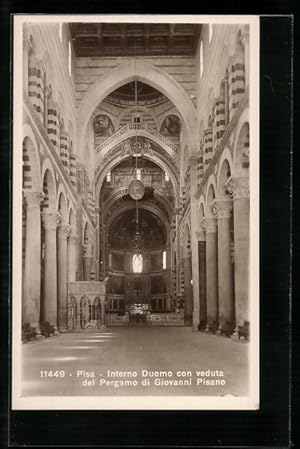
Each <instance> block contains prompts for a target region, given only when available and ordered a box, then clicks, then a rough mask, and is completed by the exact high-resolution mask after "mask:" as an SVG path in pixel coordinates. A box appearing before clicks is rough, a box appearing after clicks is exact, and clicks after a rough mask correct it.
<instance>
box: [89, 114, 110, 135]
mask: <svg viewBox="0 0 300 449" xmlns="http://www.w3.org/2000/svg"><path fill="white" fill-rule="evenodd" d="M94 132H95V136H96V137H110V136H111V135H112V134H113V133H114V132H115V128H114V125H113V124H112V121H111V119H110V118H109V117H108V116H107V115H104V114H101V115H98V116H97V117H96V118H95V120H94Z"/></svg>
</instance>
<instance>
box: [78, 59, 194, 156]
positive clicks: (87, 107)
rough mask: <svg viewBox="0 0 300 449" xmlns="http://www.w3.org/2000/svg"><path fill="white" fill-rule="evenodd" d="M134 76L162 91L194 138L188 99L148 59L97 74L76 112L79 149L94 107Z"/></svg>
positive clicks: (185, 93)
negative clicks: (97, 76) (98, 75)
mask: <svg viewBox="0 0 300 449" xmlns="http://www.w3.org/2000/svg"><path fill="white" fill-rule="evenodd" d="M134 79H137V80H138V81H142V82H144V83H146V84H149V85H150V86H152V87H154V88H155V89H157V90H159V91H160V92H162V93H163V94H164V95H165V96H166V97H167V98H169V99H170V100H171V102H172V103H173V104H174V105H175V107H176V109H177V110H178V111H179V113H180V114H181V116H182V119H183V122H184V124H185V126H186V128H187V131H188V135H190V136H191V138H194V135H195V133H194V130H195V125H196V123H195V122H196V111H195V107H194V105H193V103H192V100H191V99H190V97H189V96H188V94H187V92H186V91H185V90H184V89H183V87H182V86H181V85H180V84H179V83H178V82H177V81H176V80H175V79H174V78H173V77H171V76H170V75H169V74H168V73H166V72H165V71H163V70H161V69H159V68H158V67H155V66H154V65H153V64H150V63H148V62H145V61H142V60H137V61H134V60H132V61H127V62H126V63H123V64H120V65H118V66H117V67H115V68H114V69H112V70H110V71H107V72H106V73H105V74H104V75H102V76H101V77H99V78H98V79H97V80H96V81H95V83H94V84H93V85H92V86H91V87H90V89H89V90H88V91H87V93H86V94H85V96H84V98H83V99H82V101H81V103H80V108H79V111H78V123H79V124H81V126H79V128H78V132H79V135H78V142H79V148H82V143H83V142H82V141H83V138H84V133H85V129H86V127H87V124H88V122H89V119H90V117H91V116H92V114H93V112H94V110H95V109H96V108H97V106H98V105H99V104H100V103H101V101H103V100H104V98H106V97H107V95H109V94H110V93H111V92H113V91H114V90H116V89H117V88H119V87H121V86H122V85H124V84H126V83H129V82H130V81H133V80H134Z"/></svg>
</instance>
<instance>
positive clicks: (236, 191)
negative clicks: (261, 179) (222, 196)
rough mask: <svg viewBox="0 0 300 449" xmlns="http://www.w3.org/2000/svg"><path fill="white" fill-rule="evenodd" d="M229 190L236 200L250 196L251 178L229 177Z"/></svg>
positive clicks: (226, 185)
mask: <svg viewBox="0 0 300 449" xmlns="http://www.w3.org/2000/svg"><path fill="white" fill-rule="evenodd" d="M225 187H226V190H227V192H228V193H229V194H230V195H231V196H232V198H233V199H234V200H236V199H241V198H249V195H250V191H249V178H248V177H245V176H243V177H234V178H231V177H230V178H229V179H228V181H227V182H226V183H225Z"/></svg>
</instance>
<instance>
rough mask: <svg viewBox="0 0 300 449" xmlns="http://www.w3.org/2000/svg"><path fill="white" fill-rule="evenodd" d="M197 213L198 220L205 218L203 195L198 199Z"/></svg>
mask: <svg viewBox="0 0 300 449" xmlns="http://www.w3.org/2000/svg"><path fill="white" fill-rule="evenodd" d="M197 212H198V218H199V220H201V219H202V218H203V217H204V216H205V199H204V197H203V195H201V197H200V199H199V202H198V208H197Z"/></svg>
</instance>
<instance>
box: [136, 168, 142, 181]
mask: <svg viewBox="0 0 300 449" xmlns="http://www.w3.org/2000/svg"><path fill="white" fill-rule="evenodd" d="M136 179H138V180H139V181H140V180H141V179H142V172H141V169H140V168H137V169H136Z"/></svg>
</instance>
